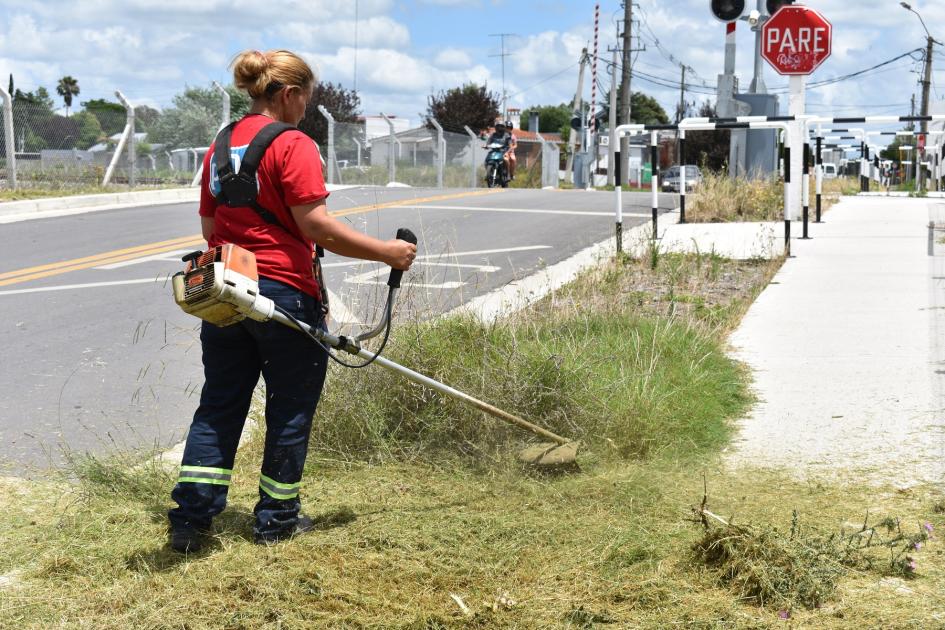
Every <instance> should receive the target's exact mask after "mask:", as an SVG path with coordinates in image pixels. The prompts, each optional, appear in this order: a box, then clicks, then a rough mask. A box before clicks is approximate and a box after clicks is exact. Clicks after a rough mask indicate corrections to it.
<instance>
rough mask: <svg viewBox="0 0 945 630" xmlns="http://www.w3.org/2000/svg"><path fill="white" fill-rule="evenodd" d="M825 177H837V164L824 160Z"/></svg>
mask: <svg viewBox="0 0 945 630" xmlns="http://www.w3.org/2000/svg"><path fill="white" fill-rule="evenodd" d="M824 179H837V165H836V164H834V163H833V162H824Z"/></svg>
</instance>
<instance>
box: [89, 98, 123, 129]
mask: <svg viewBox="0 0 945 630" xmlns="http://www.w3.org/2000/svg"><path fill="white" fill-rule="evenodd" d="M82 107H84V108H85V111H87V112H89V113H90V114H92V115H93V116H95V117H96V118H97V119H98V122H99V124H100V125H101V126H102V132H103V133H104V134H105V135H106V136H112V135H114V134H116V133H119V132H121V130H122V129H124V128H125V118H126V114H125V108H124V106H122V104H121V103H114V102H112V101H106V100H105V99H101V98H95V99H92V100H91V101H84V102H83V103H82Z"/></svg>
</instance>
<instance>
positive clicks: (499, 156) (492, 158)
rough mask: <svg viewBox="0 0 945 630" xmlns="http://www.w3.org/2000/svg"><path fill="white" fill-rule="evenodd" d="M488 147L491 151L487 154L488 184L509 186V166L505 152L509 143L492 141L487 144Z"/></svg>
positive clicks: (490, 185) (490, 186)
mask: <svg viewBox="0 0 945 630" xmlns="http://www.w3.org/2000/svg"><path fill="white" fill-rule="evenodd" d="M486 149H488V151H489V152H488V153H487V154H486V186H487V187H489V188H495V187H497V186H501V187H502V188H508V187H509V168H508V164H506V162H505V153H506V151H508V150H509V148H508V145H505V144H502V143H501V142H492V143H490V144H488V145H486Z"/></svg>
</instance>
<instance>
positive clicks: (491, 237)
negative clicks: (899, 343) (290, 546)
mask: <svg viewBox="0 0 945 630" xmlns="http://www.w3.org/2000/svg"><path fill="white" fill-rule="evenodd" d="M673 203H674V198H673V196H668V195H667V196H661V205H662V206H663V207H664V208H671V207H673ZM649 206H650V196H649V194H647V193H639V194H625V195H624V213H625V214H624V225H625V227H631V226H633V225H635V224H638V223H642V222H646V221H648V220H649V215H650V210H649ZM329 208H330V211H331V212H332V213H334V214H337V215H338V216H339V217H340V218H342V220H345V221H348V222H350V223H351V224H352V225H354V226H356V227H357V228H358V229H361V230H363V231H365V232H366V233H368V234H372V235H375V236H378V237H382V238H391V237H393V235H394V233H395V232H396V229H397V228H398V227H400V226H406V227H409V228H411V229H412V230H413V231H414V232H415V233H417V235H418V236H419V237H420V246H419V252H418V253H419V258H418V262H417V263H416V264H415V266H414V269H412V270H411V272H410V273H408V274H407V276H406V278H405V284H404V286H405V290H404V292H403V295H402V298H403V299H402V302H403V303H405V304H409V305H410V307H411V308H412V309H414V310H415V311H416V312H417V313H418V314H419V315H420V316H421V317H426V316H432V315H435V314H437V313H441V312H444V311H446V310H449V309H450V308H452V307H454V306H457V305H459V304H461V303H463V302H465V301H467V300H469V299H471V298H472V297H475V296H476V295H480V294H483V293H486V292H488V291H490V290H492V289H495V288H496V287H499V286H502V285H504V284H506V283H508V282H509V281H511V280H513V279H515V278H520V277H525V276H528V275H530V274H531V273H533V272H534V271H536V270H537V269H539V268H540V267H542V266H544V265H546V264H553V263H555V262H558V261H560V260H563V259H565V258H567V257H569V256H571V255H572V254H574V253H576V252H577V251H579V250H581V249H583V248H585V247H587V246H589V245H591V244H593V243H596V242H599V241H601V240H604V239H606V238H608V237H609V236H611V235H612V234H613V225H614V219H613V214H612V213H613V195H612V194H611V193H602V192H584V191H551V190H548V191H545V190H500V191H483V190H446V191H443V190H424V189H412V188H411V189H374V188H355V189H348V190H343V191H338V192H335V193H334V194H333V195H332V196H331V198H330V200H329ZM0 242H2V243H3V247H2V251H0V321H3V322H4V323H3V325H2V326H0V347H2V348H3V350H4V352H3V360H2V363H0V374H2V378H0V389H2V394H0V467H2V472H3V473H5V474H12V475H21V476H22V475H29V474H31V473H32V472H35V471H37V470H41V469H43V468H47V467H50V466H58V465H60V464H61V463H62V461H63V459H64V457H65V453H67V452H72V453H83V452H87V451H89V452H93V453H103V452H110V451H112V450H114V449H116V448H117V449H121V450H125V451H127V450H131V449H139V448H150V447H165V446H169V445H171V444H174V443H176V442H178V441H180V439H182V437H183V436H184V434H185V432H186V429H187V426H188V425H189V422H190V417H191V415H192V414H193V410H194V409H195V407H196V405H197V400H198V398H199V394H200V387H201V385H202V373H201V364H200V344H199V339H198V331H199V321H198V320H196V319H194V318H192V317H189V316H187V315H185V314H183V313H182V312H181V311H180V310H179V309H178V308H177V306H176V305H175V304H174V302H173V299H172V297H171V290H170V283H169V277H170V276H171V275H172V274H173V273H175V272H176V271H178V270H179V269H180V267H181V263H180V255H181V254H182V253H184V252H188V251H192V250H195V249H200V248H202V247H203V246H204V245H205V243H204V242H203V240H202V239H201V238H200V236H199V220H198V218H197V215H196V207H195V206H194V204H177V205H167V206H150V207H143V208H142V207H139V208H129V209H124V210H112V211H101V212H92V213H87V214H79V215H71V216H65V217H59V218H51V219H38V220H30V221H22V222H18V223H9V224H3V225H0ZM325 271H326V276H327V277H326V281H327V284H328V287H329V289H330V290H331V291H332V293H333V297H334V302H333V304H332V306H333V318H334V319H335V320H336V321H335V323H334V324H333V327H338V326H342V325H343V326H347V327H348V328H351V327H355V328H356V327H357V326H358V325H359V324H365V325H366V324H369V323H371V322H373V321H374V317H375V315H376V314H377V307H378V306H379V304H380V302H381V301H382V299H383V295H384V282H385V281H386V276H387V271H388V269H386V268H382V267H381V266H379V265H376V264H374V263H365V262H361V261H353V260H351V259H344V258H340V257H336V256H333V255H331V254H329V255H328V256H327V257H326V259H325Z"/></svg>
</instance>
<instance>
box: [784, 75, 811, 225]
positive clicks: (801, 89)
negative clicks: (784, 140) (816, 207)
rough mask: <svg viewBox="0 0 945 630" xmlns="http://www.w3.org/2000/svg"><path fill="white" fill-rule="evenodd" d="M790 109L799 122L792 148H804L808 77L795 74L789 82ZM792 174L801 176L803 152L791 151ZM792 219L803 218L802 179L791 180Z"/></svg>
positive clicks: (794, 123)
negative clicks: (804, 119)
mask: <svg viewBox="0 0 945 630" xmlns="http://www.w3.org/2000/svg"><path fill="white" fill-rule="evenodd" d="M789 90H790V96H789V97H788V98H789V101H788V103H789V106H788V107H789V109H788V113H789V114H790V115H791V116H795V117H796V118H797V120H795V121H794V122H792V123H791V147H792V148H795V147H803V146H804V141H805V138H804V129H805V125H804V122H803V120H802V119H801V117H802V116H804V114H805V113H806V94H807V75H806V74H794V75H791V78H790V80H789ZM790 166H791V173H792V174H795V175H797V174H800V173H801V171H802V169H803V167H804V154H803V151H799V150H794V151H791V165H790ZM790 195H791V219H792V220H794V221H797V220H798V219H800V218H801V204H802V201H803V200H802V199H801V178H800V177H792V178H791V192H790Z"/></svg>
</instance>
